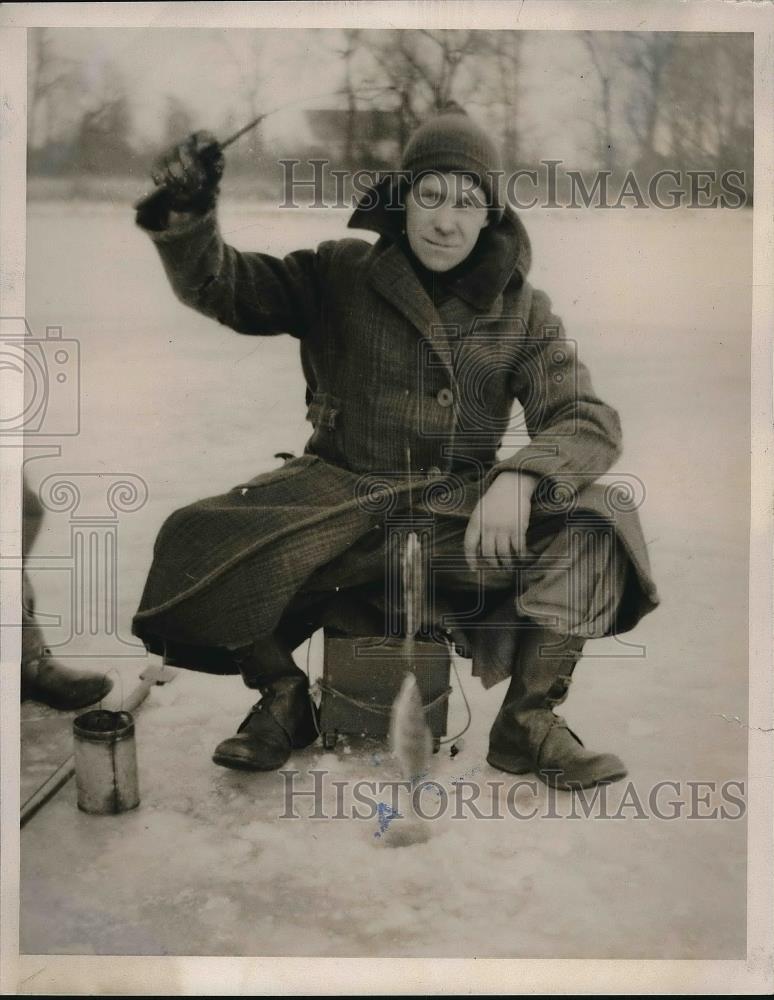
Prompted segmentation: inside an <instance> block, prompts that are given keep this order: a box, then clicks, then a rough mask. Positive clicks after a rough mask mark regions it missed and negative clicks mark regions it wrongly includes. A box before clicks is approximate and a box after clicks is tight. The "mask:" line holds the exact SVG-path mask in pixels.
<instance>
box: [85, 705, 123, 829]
mask: <svg viewBox="0 0 774 1000" xmlns="http://www.w3.org/2000/svg"><path fill="white" fill-rule="evenodd" d="M73 738H74V744H75V781H76V784H77V786H78V808H79V809H81V810H82V811H83V812H87V813H96V814H100V815H110V814H115V813H122V812H126V811H127V810H128V809H134V808H135V807H136V806H138V805H139V804H140V791H139V785H138V781H137V747H136V745H135V740H134V719H133V718H132V715H131V714H130V713H129V712H108V711H106V710H105V709H93V710H92V711H90V712H85V713H84V714H83V715H79V716H78V717H77V718H76V719H74V720H73Z"/></svg>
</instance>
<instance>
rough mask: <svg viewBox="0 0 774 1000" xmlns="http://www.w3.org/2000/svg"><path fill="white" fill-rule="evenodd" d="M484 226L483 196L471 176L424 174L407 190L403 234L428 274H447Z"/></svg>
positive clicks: (485, 215)
mask: <svg viewBox="0 0 774 1000" xmlns="http://www.w3.org/2000/svg"><path fill="white" fill-rule="evenodd" d="M486 223H487V209H486V195H485V193H484V192H483V191H482V190H481V188H480V187H479V186H478V185H477V184H475V182H474V180H473V179H472V178H471V177H468V176H465V175H463V174H445V173H444V174H439V173H431V174H425V175H424V176H423V177H420V179H419V180H418V181H416V182H415V184H414V186H413V187H412V188H411V193H410V194H409V197H408V201H407V202H406V235H407V236H408V241H409V246H410V247H411V249H412V250H413V251H414V253H415V255H416V256H417V257H418V258H419V260H420V262H421V263H422V264H424V265H425V267H426V268H428V269H429V270H430V271H448V270H450V269H451V268H452V267H455V266H456V265H457V264H460V263H461V262H462V261H463V260H465V258H466V257H467V256H468V254H469V253H470V252H471V250H472V249H473V247H474V246H475V245H476V241H477V240H478V237H479V234H480V232H481V230H482V229H483V228H484V226H485V225H486Z"/></svg>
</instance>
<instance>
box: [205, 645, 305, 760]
mask: <svg viewBox="0 0 774 1000" xmlns="http://www.w3.org/2000/svg"><path fill="white" fill-rule="evenodd" d="M258 650H260V652H258ZM235 659H236V660H237V663H238V664H239V669H240V672H241V674H242V678H243V680H244V682H245V684H246V685H247V686H248V687H249V688H253V689H255V690H258V691H260V692H261V695H262V697H261V700H260V701H259V702H258V703H257V704H256V705H253V707H252V708H251V709H250V713H249V714H248V716H247V718H246V719H245V720H244V721H243V722H242V724H241V726H240V727H239V729H238V730H237V734H236V736H231V737H229V739H227V740H223V742H222V743H219V744H218V746H217V747H216V748H215V753H214V754H213V757H212V759H213V761H214V762H215V763H216V764H220V765H221V767H230V768H235V769H236V770H241V771H276V770H277V769H278V768H280V767H282V766H283V764H285V763H286V762H287V760H288V758H289V757H290V755H291V753H292V752H293V750H301V749H303V748H304V747H307V746H309V744H310V743H314V741H315V740H316V739H317V736H318V733H319V730H318V727H317V714H316V708H315V705H314V702H313V701H312V698H311V696H310V693H309V681H308V680H307V677H306V674H305V673H304V672H303V671H302V670H299V668H298V667H297V666H296V665H295V663H294V662H293V658H292V657H291V656H290V653H289V652H288V651H287V650H284V649H281V648H280V647H279V644H276V643H274V641H273V640H271V639H269V640H267V642H266V643H256V644H254V646H252V647H248V648H247V649H246V650H242V651H239V653H238V654H236V655H235Z"/></svg>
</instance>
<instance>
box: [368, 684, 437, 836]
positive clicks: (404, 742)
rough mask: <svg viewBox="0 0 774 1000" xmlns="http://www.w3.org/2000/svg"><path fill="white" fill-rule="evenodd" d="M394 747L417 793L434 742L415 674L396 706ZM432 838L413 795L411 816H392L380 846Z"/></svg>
mask: <svg viewBox="0 0 774 1000" xmlns="http://www.w3.org/2000/svg"><path fill="white" fill-rule="evenodd" d="M390 745H391V747H392V752H393V754H394V755H395V758H396V759H397V761H398V764H399V766H400V771H401V776H402V777H403V780H404V781H408V782H410V783H411V791H412V793H413V791H414V789H415V788H416V786H417V784H418V783H419V782H420V781H421V780H422V779H423V778H424V776H425V775H426V773H427V767H428V763H429V761H430V756H431V754H432V751H433V738H432V736H431V734H430V730H429V729H428V727H427V723H426V722H425V710H424V707H423V705H422V697H421V695H420V693H419V688H418V686H417V681H416V678H415V677H414V675H413V674H412V673H407V674H406V676H405V677H404V679H403V684H402V685H401V688H400V691H399V692H398V697H397V698H396V699H395V701H394V702H393V705H392V715H391V718H390ZM429 837H430V829H429V826H428V824H427V823H426V822H424V821H423V820H421V819H420V818H419V816H417V814H416V813H415V811H414V801H413V794H412V795H411V796H410V797H409V807H408V812H407V814H406V815H405V816H403V815H394V816H390V818H389V822H388V823H386V824H382V833H381V834H380V837H379V843H381V844H383V845H384V846H385V847H409V846H411V845H412V844H423V843H424V842H425V841H426V840H428V838H429Z"/></svg>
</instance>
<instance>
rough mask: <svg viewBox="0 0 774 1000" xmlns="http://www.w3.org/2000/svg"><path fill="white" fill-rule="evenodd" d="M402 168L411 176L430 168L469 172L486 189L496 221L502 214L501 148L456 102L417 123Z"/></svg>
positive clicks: (414, 176)
mask: <svg viewBox="0 0 774 1000" xmlns="http://www.w3.org/2000/svg"><path fill="white" fill-rule="evenodd" d="M401 170H402V171H405V172H406V173H408V174H410V175H411V178H412V179H414V180H415V179H416V178H417V177H419V176H420V175H421V174H423V173H425V172H426V171H429V170H437V171H440V172H443V171H445V172H451V171H459V172H461V173H465V174H471V175H473V176H474V177H475V178H476V179H477V181H478V183H479V185H480V187H481V188H482V189H483V191H484V192H485V193H486V196H487V206H488V207H489V208H490V211H491V212H492V214H493V216H494V218H495V221H498V222H499V220H500V218H502V214H503V205H502V199H501V197H500V178H501V176H502V160H501V158H500V151H499V150H498V148H497V146H496V145H495V143H494V142H493V141H492V139H490V137H489V136H488V135H487V133H486V132H485V131H484V130H483V129H482V128H480V127H479V126H478V125H476V123H475V122H474V121H472V120H471V119H470V118H469V117H468V115H467V113H466V112H465V111H464V110H463V109H462V108H461V107H460V106H459V105H452V106H450V107H449V108H448V110H445V111H443V112H442V113H441V114H439V115H437V116H436V117H435V118H431V119H430V120H429V121H427V122H425V123H424V124H423V125H420V126H419V128H418V129H417V130H416V132H414V134H413V135H412V136H411V138H410V139H409V141H408V144H407V146H406V148H405V150H404V151H403V158H402V160H401Z"/></svg>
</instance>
